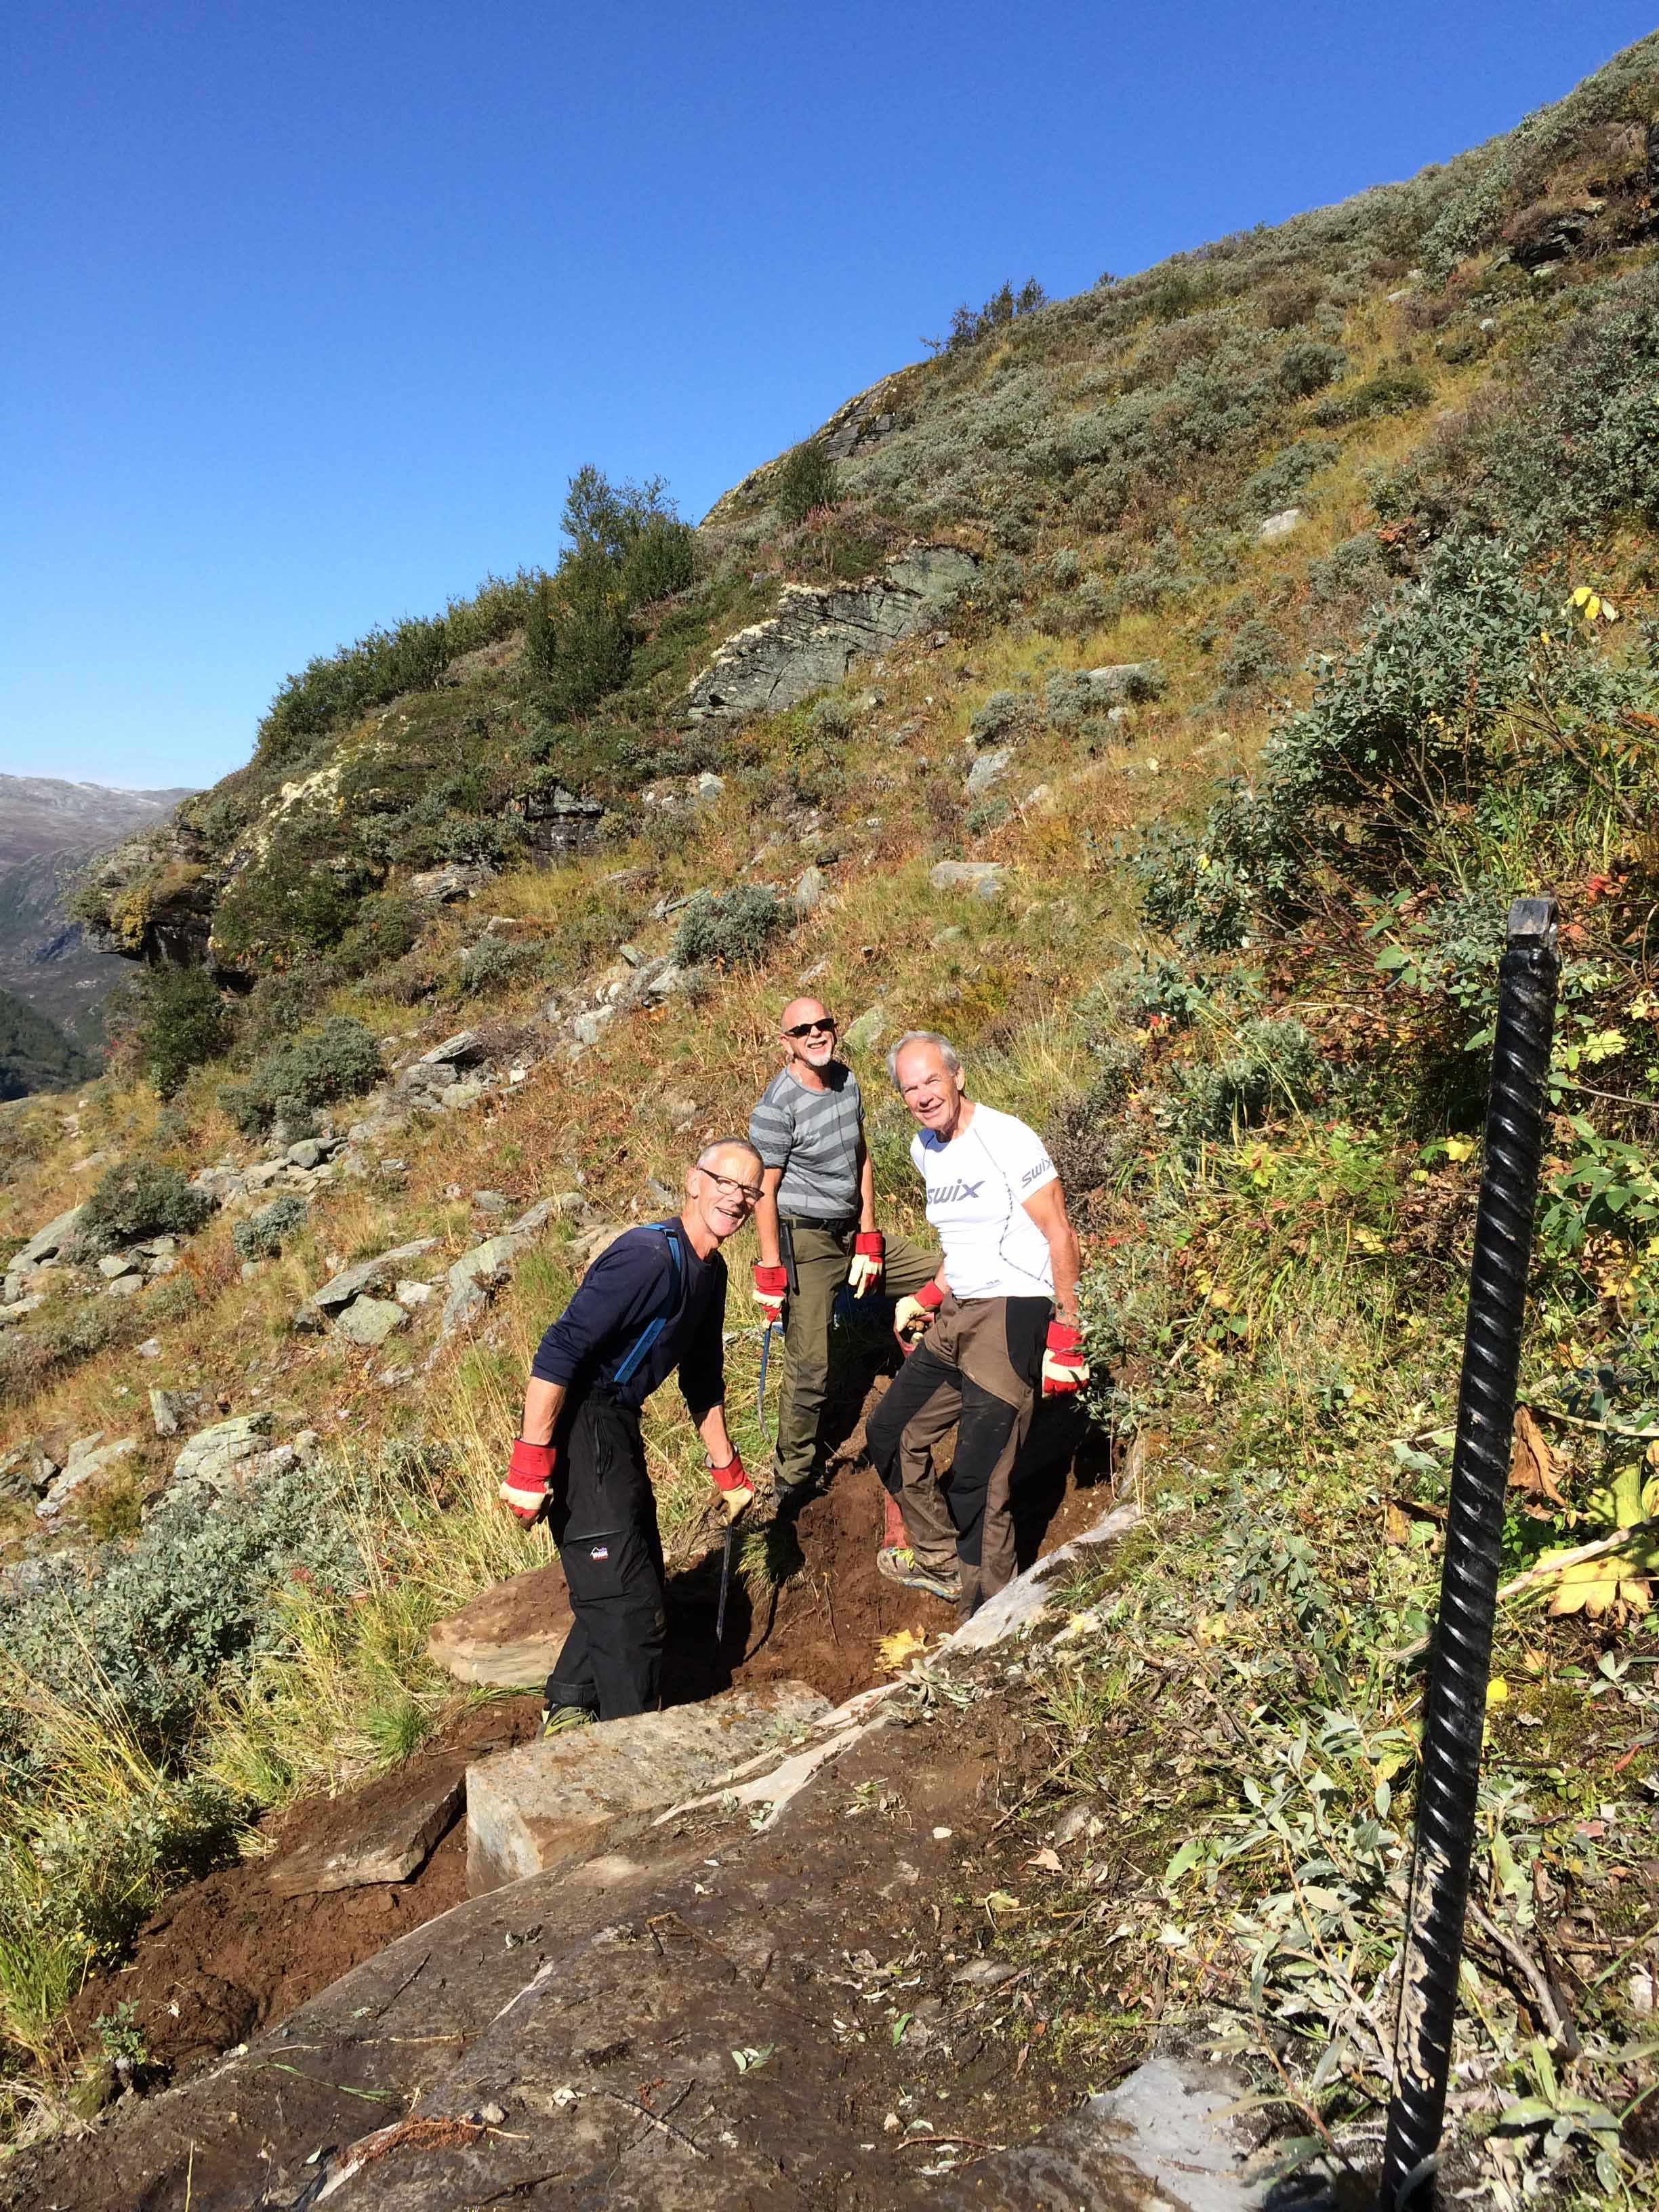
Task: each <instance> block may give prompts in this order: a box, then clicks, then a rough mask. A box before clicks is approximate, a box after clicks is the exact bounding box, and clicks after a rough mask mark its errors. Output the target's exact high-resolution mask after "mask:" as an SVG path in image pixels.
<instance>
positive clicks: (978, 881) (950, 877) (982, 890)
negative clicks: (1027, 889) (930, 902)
mask: <svg viewBox="0 0 1659 2212" xmlns="http://www.w3.org/2000/svg"><path fill="white" fill-rule="evenodd" d="M1004 872H1005V871H1004V866H1003V863H1002V862H1001V861H1000V860H939V861H937V862H936V863H935V864H934V866H933V867H931V868H930V869H929V870H928V871H927V881H928V883H929V884H930V885H931V886H932V887H933V890H936V891H971V892H972V893H973V895H974V896H975V898H995V897H996V896H998V895H999V893H1000V890H1001V889H1002V878H1003V875H1004Z"/></svg>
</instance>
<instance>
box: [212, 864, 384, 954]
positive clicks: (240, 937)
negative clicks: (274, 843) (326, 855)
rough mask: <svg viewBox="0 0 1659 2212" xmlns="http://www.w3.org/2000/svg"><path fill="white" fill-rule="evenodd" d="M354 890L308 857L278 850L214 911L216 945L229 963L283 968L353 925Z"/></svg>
mask: <svg viewBox="0 0 1659 2212" xmlns="http://www.w3.org/2000/svg"><path fill="white" fill-rule="evenodd" d="M355 909H356V892H355V890H353V889H352V888H350V887H349V886H348V884H346V883H344V882H343V881H342V880H341V878H340V877H339V876H337V874H335V873H334V872H332V871H331V870H330V869H329V868H327V867H325V866H324V867H317V866H308V865H307V857H306V856H305V855H304V854H300V853H292V852H289V851H286V850H278V849H276V848H273V849H272V850H271V852H270V854H268V855H267V856H266V858H265V859H264V860H260V861H258V862H257V863H256V864H255V866H252V867H251V868H246V869H244V871H243V872H242V873H241V874H240V876H238V877H237V878H236V880H235V881H234V883H233V884H231V886H230V888H229V889H228V890H227V891H226V893H225V895H224V896H223V897H222V899H221V900H220V901H219V903H218V905H217V906H216V908H214V912H213V947H214V951H215V952H216V955H217V957H219V958H220V959H221V960H222V961H224V962H227V963H233V964H239V963H246V964H247V965H248V966H251V967H284V966H286V965H287V964H288V963H289V962H290V961H292V960H295V959H298V958H301V957H303V956H304V955H306V954H307V953H316V952H320V951H324V950H325V947H327V946H329V945H332V944H334V943H335V942H336V940H337V939H338V938H339V937H340V936H341V934H342V933H343V931H344V930H345V928H346V926H347V924H348V923H349V921H351V919H352V916H353V914H354V911H355Z"/></svg>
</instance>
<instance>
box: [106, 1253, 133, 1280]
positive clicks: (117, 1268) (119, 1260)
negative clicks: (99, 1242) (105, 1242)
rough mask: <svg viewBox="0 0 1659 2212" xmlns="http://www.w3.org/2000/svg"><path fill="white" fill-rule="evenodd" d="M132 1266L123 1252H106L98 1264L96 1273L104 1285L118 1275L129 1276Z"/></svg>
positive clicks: (131, 1262)
mask: <svg viewBox="0 0 1659 2212" xmlns="http://www.w3.org/2000/svg"><path fill="white" fill-rule="evenodd" d="M134 1266H135V1263H134V1262H133V1261H131V1260H130V1259H129V1258H128V1257H127V1255H126V1254H125V1252H106V1253H105V1255H104V1256H103V1258H102V1259H101V1260H100V1261H99V1262H98V1272H99V1273H100V1275H101V1276H102V1277H103V1279H104V1280H105V1281H106V1283H112V1282H113V1281H114V1280H115V1279H116V1277H117V1276H118V1275H131V1273H133V1272H134Z"/></svg>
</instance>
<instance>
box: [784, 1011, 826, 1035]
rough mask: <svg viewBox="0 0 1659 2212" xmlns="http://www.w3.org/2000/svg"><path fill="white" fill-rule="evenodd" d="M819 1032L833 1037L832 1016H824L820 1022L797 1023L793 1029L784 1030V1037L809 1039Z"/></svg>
mask: <svg viewBox="0 0 1659 2212" xmlns="http://www.w3.org/2000/svg"><path fill="white" fill-rule="evenodd" d="M817 1030H823V1031H825V1033H826V1034H827V1035H828V1036H834V1035H835V1034H836V1022H835V1017H834V1015H833V1014H826V1015H825V1016H824V1018H823V1020H822V1021H821V1022H797V1023H796V1024H795V1026H794V1027H793V1029H792V1030H785V1031H784V1035H785V1036H787V1037H809V1036H813V1035H814V1034H815V1033H816V1032H817Z"/></svg>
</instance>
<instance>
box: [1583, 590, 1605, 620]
mask: <svg viewBox="0 0 1659 2212" xmlns="http://www.w3.org/2000/svg"><path fill="white" fill-rule="evenodd" d="M1584 613H1585V615H1586V617H1588V618H1589V621H1591V622H1594V621H1595V617H1597V615H1599V614H1600V613H1601V600H1600V599H1598V598H1597V597H1596V595H1595V592H1591V593H1590V595H1589V599H1586V600H1585V602H1584Z"/></svg>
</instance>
